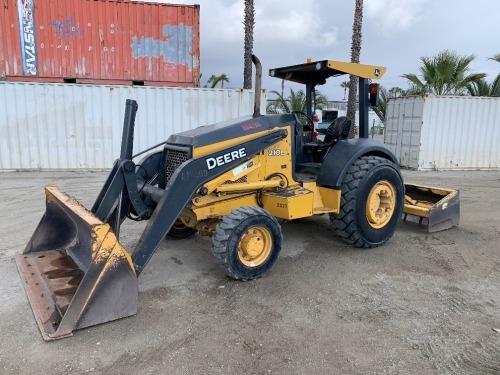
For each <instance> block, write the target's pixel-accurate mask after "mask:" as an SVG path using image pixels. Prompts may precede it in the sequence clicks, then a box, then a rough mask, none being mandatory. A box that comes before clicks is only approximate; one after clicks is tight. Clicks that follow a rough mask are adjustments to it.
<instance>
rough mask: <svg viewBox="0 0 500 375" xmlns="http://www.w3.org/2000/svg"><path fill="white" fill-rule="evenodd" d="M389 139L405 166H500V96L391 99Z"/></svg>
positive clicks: (415, 167) (486, 167)
mask: <svg viewBox="0 0 500 375" xmlns="http://www.w3.org/2000/svg"><path fill="white" fill-rule="evenodd" d="M384 142H385V143H386V145H387V146H389V148H390V149H391V150H392V151H393V152H394V154H395V155H396V157H397V158H398V160H399V163H400V164H401V166H402V167H406V168H411V169H416V170H452V169H463V170H467V169H485V170H495V169H499V168H500V98H492V97H471V96H424V97H422V96H410V97H403V98H395V99H394V98H393V99H390V100H389V103H388V107H387V124H386V127H385V136H384Z"/></svg>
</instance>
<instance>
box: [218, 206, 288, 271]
mask: <svg viewBox="0 0 500 375" xmlns="http://www.w3.org/2000/svg"><path fill="white" fill-rule="evenodd" d="M282 240H283V236H282V234H281V227H280V225H279V224H278V221H277V220H276V218H275V217H274V216H272V215H271V214H269V213H268V212H267V211H266V210H264V209H263V208H260V207H250V206H248V207H241V208H238V209H235V210H233V211H231V213H230V214H229V215H227V216H224V217H223V218H222V221H221V222H220V223H219V224H217V228H216V233H215V235H214V236H213V238H212V245H213V246H212V252H213V254H214V256H215V259H216V261H217V263H218V264H219V266H220V267H221V268H222V269H223V270H224V271H225V272H226V274H227V275H228V276H229V277H231V278H233V279H237V280H251V279H255V278H257V277H260V276H263V275H265V274H266V273H267V272H269V271H270V270H271V268H272V267H273V265H274V263H275V262H276V260H277V259H278V255H279V253H280V251H281V242H282Z"/></svg>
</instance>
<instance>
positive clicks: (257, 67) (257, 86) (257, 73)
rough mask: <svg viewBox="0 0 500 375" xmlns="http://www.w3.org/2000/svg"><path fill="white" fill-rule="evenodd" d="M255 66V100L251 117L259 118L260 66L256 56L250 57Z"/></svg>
mask: <svg viewBox="0 0 500 375" xmlns="http://www.w3.org/2000/svg"><path fill="white" fill-rule="evenodd" d="M252 62H253V63H254V65H255V98H254V103H253V117H260V116H261V114H260V97H261V90H262V64H261V63H260V60H259V58H258V57H257V56H255V55H252Z"/></svg>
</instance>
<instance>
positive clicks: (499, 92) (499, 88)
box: [467, 74, 500, 96]
mask: <svg viewBox="0 0 500 375" xmlns="http://www.w3.org/2000/svg"><path fill="white" fill-rule="evenodd" d="M467 91H468V93H469V95H471V96H500V74H499V75H497V77H496V78H495V79H494V80H493V82H492V83H488V81H486V80H485V79H484V78H483V79H481V80H479V81H477V82H473V83H470V84H469V85H467Z"/></svg>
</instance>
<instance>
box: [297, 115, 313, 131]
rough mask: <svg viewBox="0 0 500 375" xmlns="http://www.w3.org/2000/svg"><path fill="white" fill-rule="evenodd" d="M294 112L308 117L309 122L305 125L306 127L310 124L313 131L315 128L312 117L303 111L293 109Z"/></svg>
mask: <svg viewBox="0 0 500 375" xmlns="http://www.w3.org/2000/svg"><path fill="white" fill-rule="evenodd" d="M292 113H295V114H298V115H302V116H304V117H305V118H306V119H307V122H308V124H306V125H304V127H306V126H308V125H310V126H311V129H310V130H311V131H312V130H313V129H314V121H313V120H312V118H310V117H309V116H308V115H306V114H305V113H304V112H302V111H293V112H292Z"/></svg>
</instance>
